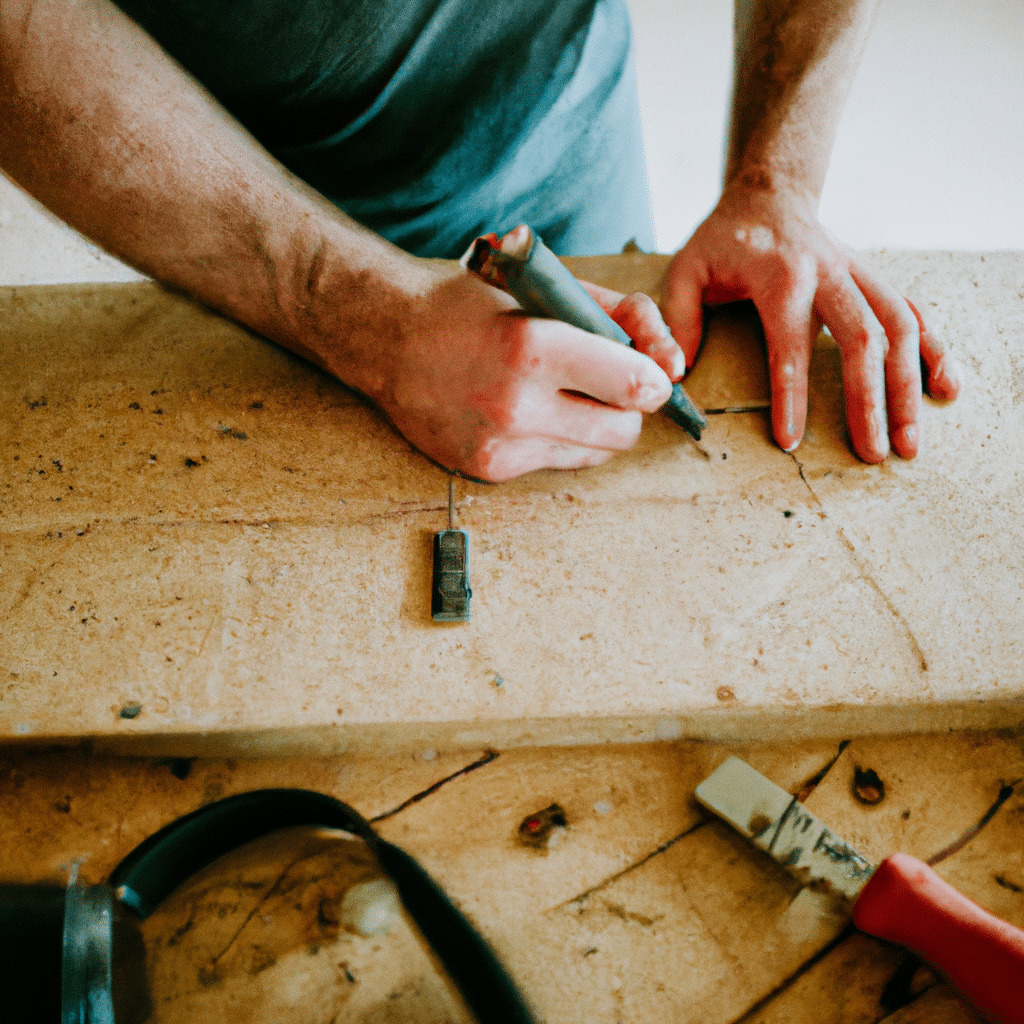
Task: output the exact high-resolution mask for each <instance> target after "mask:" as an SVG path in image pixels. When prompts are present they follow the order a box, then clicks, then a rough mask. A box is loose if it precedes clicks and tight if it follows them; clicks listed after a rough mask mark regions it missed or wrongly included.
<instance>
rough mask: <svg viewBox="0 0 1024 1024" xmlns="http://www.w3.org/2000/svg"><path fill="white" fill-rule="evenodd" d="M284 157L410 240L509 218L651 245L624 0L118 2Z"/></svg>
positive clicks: (432, 244)
mask: <svg viewBox="0 0 1024 1024" xmlns="http://www.w3.org/2000/svg"><path fill="white" fill-rule="evenodd" d="M119 3H120V6H121V7H122V8H123V9H124V10H125V11H126V12H127V13H128V14H129V15H131V16H132V17H133V18H135V19H136V20H137V21H138V22H139V23H140V24H141V25H142V26H143V27H144V28H145V29H147V30H148V31H149V32H150V33H151V34H152V35H153V36H154V37H155V38H156V39H157V41H158V42H159V43H160V44H161V45H162V46H163V47H164V48H165V49H166V50H167V51H168V52H169V53H170V54H171V55H172V56H173V57H174V58H176V59H177V60H178V61H179V62H180V63H181V64H182V65H184V66H185V67H186V68H187V69H188V70H189V71H190V72H191V73H192V74H193V75H195V76H196V78H198V79H199V80H200V81H201V82H202V83H203V84H204V85H205V86H206V88H207V89H209V90H210V92H212V93H213V95H214V96H216V97H217V99H218V100H219V101H220V102H221V103H222V104H223V105H224V106H225V107H226V108H227V109H228V110H229V111H230V112H231V113H232V114H233V115H234V116H235V117H236V118H237V119H238V120H239V121H240V122H241V123H242V124H244V125H245V126H246V128H247V129H248V130H249V131H250V132H251V133H252V134H253V135H254V136H255V137H256V138H257V139H258V140H259V141H260V142H261V143H262V144H263V145H264V146H266V148H267V149H268V150H269V151H270V152H271V153H273V154H274V156H276V157H277V158H278V159H279V160H281V162H282V163H284V164H285V165H286V166H287V167H289V168H290V169H291V170H292V171H293V172H295V173H296V174H298V175H299V176H300V177H302V178H304V179H305V180H306V181H308V182H309V183H310V184H311V185H312V186H313V187H314V188H316V189H318V190H319V191H320V192H322V193H323V194H324V195H325V196H327V197H328V198H329V199H330V200H332V201H333V202H334V203H336V204H337V205H338V206H339V207H341V208H342V209H344V210H345V211H346V212H347V213H348V214H349V215H350V216H351V217H353V218H354V219H355V220H358V221H359V222H361V223H363V224H365V225H366V226H367V227H370V228H372V229H373V230H375V231H377V232H379V233H380V234H382V235H384V236H385V237H386V238H388V239H390V240H391V241H393V242H395V243H396V244H397V245H400V246H402V247H403V248H405V249H407V250H408V251H410V252H414V253H416V254H418V255H422V256H457V255H461V253H462V251H463V250H464V249H465V248H466V247H467V246H468V244H469V243H470V241H471V240H472V239H473V238H474V237H475V236H476V235H478V234H482V233H485V232H487V231H497V232H499V233H500V232H503V231H506V230H508V229H509V228H512V227H514V226H515V225H516V224H518V223H520V222H522V221H525V222H527V223H529V224H531V225H532V226H533V227H534V228H536V229H537V231H538V232H539V233H540V234H541V236H542V237H543V238H544V239H545V241H546V242H547V243H548V245H550V246H551V247H552V248H553V249H554V250H555V251H556V252H560V253H564V254H569V253H572V254H587V253H602V252H615V251H618V250H620V249H621V248H622V247H623V245H625V244H626V243H627V242H628V241H630V240H631V239H636V240H637V241H638V242H639V243H640V245H641V246H642V247H644V248H653V246H654V237H653V235H654V233H653V227H652V223H651V214H650V204H649V198H648V193H647V182H646V172H645V167H644V159H643V141H642V136H641V132H640V123H639V113H638V104H637V97H636V85H635V80H634V74H633V66H632V57H631V40H630V26H629V16H628V12H627V10H626V6H625V0H397V2H388V0H333V2H332V0H247V2H246V0H119Z"/></svg>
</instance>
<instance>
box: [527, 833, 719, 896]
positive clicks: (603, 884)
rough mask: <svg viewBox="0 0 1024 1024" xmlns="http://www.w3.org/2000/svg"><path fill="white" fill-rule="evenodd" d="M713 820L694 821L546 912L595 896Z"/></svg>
mask: <svg viewBox="0 0 1024 1024" xmlns="http://www.w3.org/2000/svg"><path fill="white" fill-rule="evenodd" d="M712 821H714V818H711V817H707V818H702V819H701V820H700V821H698V822H696V823H694V824H693V825H691V826H690V827H689V828H687V829H684V830H683V831H682V832H680V833H679V834H678V835H675V836H673V837H672V838H671V839H666V840H665V842H663V843H662V844H661V845H660V846H659V847H657V848H656V849H654V850H651V852H650V853H646V854H644V856H643V857H641V858H640V859H639V860H637V861H634V862H633V863H632V864H627V865H626V866H625V867H624V868H622V870H621V871H616V872H615V874H613V875H609V876H608V877H607V878H604V879H602V880H601V881H600V882H598V883H597V884H596V885H592V886H591V887H590V888H589V889H585V890H584V891H583V892H581V893H579V894H577V895H576V896H573V897H571V898H570V899H567V900H563V901H562V902H561V903H557V904H555V906H553V907H551V908H550V909H549V910H547V911H545V913H551V912H553V911H555V910H562V909H564V908H565V907H570V906H572V904H574V903H579V902H581V901H582V900H585V899H586V898H587V897H588V896H593V895H594V893H596V892H600V891H601V890H602V889H606V888H607V887H608V886H609V885H612V884H613V883H614V882H617V881H618V880H619V879H620V878H623V877H624V876H626V875H628V874H630V872H632V871H636V869H637V868H642V867H643V866H644V865H645V864H646V863H647V862H648V861H649V860H652V859H653V858H655V857H657V856H659V855H661V854H663V853H664V852H665V851H666V850H670V849H671V848H672V847H673V846H675V845H676V843H678V842H681V841H682V840H683V839H685V838H686V837H687V836H689V835H693V833H694V832H696V831H698V830H699V829H702V828H704V826H705V825H709V824H710V823H711V822H712Z"/></svg>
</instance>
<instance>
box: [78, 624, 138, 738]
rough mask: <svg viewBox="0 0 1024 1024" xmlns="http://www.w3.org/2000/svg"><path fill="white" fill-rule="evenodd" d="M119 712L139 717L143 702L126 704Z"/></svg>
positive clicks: (127, 715) (127, 716) (131, 716)
mask: <svg viewBox="0 0 1024 1024" xmlns="http://www.w3.org/2000/svg"><path fill="white" fill-rule="evenodd" d="M82 621H83V622H84V621H85V620H84V619H83V620H82ZM119 714H120V717H121V718H138V717H139V715H141V714H142V705H141V704H125V706H124V707H123V708H121V711H120V713H119Z"/></svg>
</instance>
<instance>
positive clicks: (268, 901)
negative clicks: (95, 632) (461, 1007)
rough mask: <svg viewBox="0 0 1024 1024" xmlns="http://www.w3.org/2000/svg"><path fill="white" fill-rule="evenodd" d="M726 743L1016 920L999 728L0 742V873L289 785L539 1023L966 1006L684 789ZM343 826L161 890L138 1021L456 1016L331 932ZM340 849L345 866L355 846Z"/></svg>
mask: <svg viewBox="0 0 1024 1024" xmlns="http://www.w3.org/2000/svg"><path fill="white" fill-rule="evenodd" d="M730 753H738V754H740V755H741V756H743V757H744V758H746V759H747V760H748V761H749V762H750V763H751V764H753V765H754V766H755V767H757V768H758V769H759V770H760V771H762V772H764V773H765V774H766V775H768V776H770V777H771V778H772V779H774V780H775V781H776V782H778V783H779V784H780V785H782V786H783V787H785V788H786V789H787V790H788V791H790V792H792V793H794V794H796V793H799V794H801V797H802V799H803V800H804V802H805V803H806V805H807V807H808V808H809V809H810V810H811V811H812V812H813V813H815V814H817V815H819V816H820V817H821V818H822V820H824V821H826V822H827V823H828V824H829V825H830V826H832V827H833V828H834V829H835V830H836V831H837V832H838V833H840V834H841V835H843V836H844V837H845V838H846V839H847V840H849V841H850V842H852V843H854V844H855V845H856V847H857V848H858V850H859V851H860V852H861V853H863V854H864V855H865V856H867V857H869V858H871V859H872V860H880V859H881V858H882V857H884V856H887V855H888V854H889V853H892V852H893V851H895V850H903V851H905V852H908V853H911V854H914V855H916V856H918V857H921V858H933V857H936V856H939V857H940V860H939V862H938V863H937V864H936V870H937V871H938V872H939V873H940V874H941V875H942V876H943V877H944V878H945V879H946V880H947V881H949V882H951V883H952V884H954V885H955V886H957V887H958V888H959V889H961V890H962V891H963V892H965V893H966V894H967V895H969V896H970V897H972V898H973V899H975V900H976V901H978V902H979V903H980V904H982V905H983V906H985V907H987V908H988V909H989V910H991V911H993V912H994V913H997V914H999V915H1001V916H1002V917H1005V918H1007V919H1009V920H1011V921H1013V922H1015V923H1016V924H1017V925H1019V926H1024V794H1022V793H1021V790H1022V786H1021V782H1020V780H1021V777H1022V776H1024V744H1022V740H1021V737H1020V736H1019V735H1018V736H1017V737H1016V738H1014V737H1012V736H1008V735H1004V736H997V735H993V734H986V735H969V734H963V733H959V734H954V735H945V736H930V737H916V738H900V739H894V738H891V737H884V738H874V739H853V740H852V742H850V743H849V745H848V746H842V747H841V746H840V745H839V744H836V743H831V742H825V741H813V742H810V741H806V742H803V743H787V744H782V745H777V746H766V745H748V746H746V747H743V748H739V747H735V746H728V745H720V744H714V743H694V742H677V743H671V744H667V743H666V744H629V745H605V746H601V747H577V748H574V749H570V750H566V749H559V748H545V749H534V750H530V749H517V750H509V751H503V752H500V753H495V752H485V751H482V750H476V751H466V752H463V753H461V754H458V755H457V754H441V753H439V754H437V755H434V754H433V753H432V752H425V753H421V754H420V755H393V756H389V757H380V758H362V757H353V756H347V757H331V758H302V759H273V758H268V759H263V760H257V761H245V760H241V761H236V762H231V761H217V760H201V761H196V762H194V763H193V762H188V761H182V760H176V761H160V760H152V759H141V758H122V757H113V756H109V755H100V754H92V755H89V754H86V753H83V752H80V751H60V752H44V753H36V752H29V751H19V750H12V749H11V748H10V747H7V748H6V749H2V750H0V849H2V850H4V851H5V857H4V863H3V868H2V871H0V881H3V882H8V881H17V882H21V883H25V882H35V881H58V880H61V879H66V877H67V868H68V865H69V863H70V862H71V861H72V860H73V859H79V860H80V861H81V875H82V877H83V878H84V879H85V880H86V881H89V882H98V881H100V880H102V879H105V878H106V877H107V876H108V875H109V872H110V871H111V869H112V868H113V867H114V865H115V864H117V863H118V861H119V860H120V859H121V858H122V857H124V856H125V855H126V854H127V853H128V852H129V851H130V850H132V849H133V848H134V847H135V846H136V845H137V844H138V843H139V842H141V841H142V840H143V839H145V838H146V837H147V836H149V835H150V834H152V833H153V832H155V831H156V830H157V829H158V828H160V827H161V826H162V825H164V824H166V823H167V822H169V821H171V820H172V819H173V818H175V817H177V816H178V815H181V814H185V813H188V812H189V811H192V810H193V809H195V808H196V807H199V806H201V805H202V804H204V803H207V802H209V801H212V800H216V799H218V798H220V797H224V796H227V795H229V794H232V793H236V792H240V791H244V790H248V789H253V788H259V787H267V786H301V787H307V788H312V789H315V790H318V791H322V792H327V793H332V794H334V795H336V796H338V797H341V798H342V799H344V800H346V801H349V802H350V803H351V804H352V805H354V806H355V807H357V808H358V809H360V810H361V811H362V812H363V813H364V814H366V815H367V816H372V817H376V818H378V819H379V820H378V824H377V828H378V830H379V831H380V832H381V834H382V835H383V836H384V837H385V838H387V839H389V840H390V841H392V842H395V843H398V844H399V845H400V846H401V847H402V848H403V849H405V850H406V851H408V852H409V853H411V854H412V855H413V856H414V857H416V858H417V860H419V861H420V862H421V863H422V864H423V865H424V866H425V867H426V868H427V870H428V871H429V872H430V873H431V874H432V875H433V876H434V877H435V878H436V879H437V880H438V881H439V882H440V883H441V884H442V885H443V886H444V887H445V889H446V890H447V891H448V892H449V894H450V895H451V896H452V898H453V899H454V900H455V901H456V903H457V904H458V905H459V906H460V907H461V908H462V910H463V911H464V912H465V913H466V914H467V915H468V916H469V917H470V919H471V920H472V921H473V922H474V924H476V925H477V927H478V928H479V929H480V930H481V931H482V932H483V933H484V935H485V936H486V937H487V939H488V940H489V941H490V942H491V944H492V945H493V947H494V948H495V949H496V950H497V952H498V953H499V954H500V956H501V957H502V959H503V960H504V961H505V963H506V965H507V966H508V968H509V970H510V971H511V972H512V974H513V976H514V977H515V979H516V980H517V981H518V983H519V984H520V985H521V986H522V988H523V990H524V991H525V993H526V994H527V996H528V997H529V999H530V1001H531V1003H532V1004H533V1005H534V1006H535V1007H536V1008H537V1009H538V1011H539V1012H540V1015H541V1019H543V1020H545V1021H546V1022H547V1024H577V1022H582V1021H586V1022H588V1024H690V1022H692V1024H877V1022H882V1021H885V1022H886V1024H978V1018H977V1017H976V1015H975V1014H974V1013H973V1012H972V1011H971V1010H969V1009H968V1008H966V1007H965V1006H964V1005H963V1004H962V1003H961V1002H960V1000H959V999H958V998H957V996H956V995H955V993H953V991H952V990H951V989H950V987H949V986H948V985H947V984H944V983H941V982H938V981H937V979H936V978H935V976H934V975H933V974H932V973H931V972H929V971H928V970H927V969H925V968H921V967H920V965H919V964H918V963H917V962H916V961H915V960H914V959H913V957H911V956H909V955H908V954H907V952H906V951H904V950H901V949H899V948H897V947H894V946H890V945H888V944H886V943H883V942H879V941H877V940H875V939H872V938H869V937H868V936H865V935H863V934H860V933H858V932H855V931H853V930H851V929H850V928H849V927H848V922H847V921H846V919H845V918H843V917H842V916H841V915H837V914H836V913H835V908H834V906H833V905H832V904H830V903H829V902H828V901H827V899H826V898H824V897H822V896H816V895H815V894H813V893H806V892H805V893H802V894H801V892H800V890H799V889H798V887H797V885H796V883H795V882H794V881H793V880H792V879H791V878H790V877H789V876H788V875H786V874H785V873H784V872H783V871H782V870H781V869H780V868H778V867H777V866H776V865H775V864H774V863H772V862H771V861H770V860H769V858H768V857H766V856H765V855H764V854H762V853H760V851H757V850H755V849H754V848H753V847H752V846H751V845H750V844H748V843H746V841H745V840H743V839H741V838H740V837H739V836H737V835H736V834H735V833H733V832H732V831H731V830H730V829H729V828H728V826H726V825H724V824H723V823H720V822H718V821H714V820H709V819H708V818H707V816H706V815H705V813H704V812H703V811H702V810H701V809H700V808H699V807H698V806H697V804H696V803H695V801H694V799H693V790H694V787H695V786H696V785H697V783H698V782H699V781H700V780H701V779H702V778H704V777H705V776H706V775H707V774H708V773H709V772H710V771H712V770H713V769H714V768H715V767H717V766H718V765H719V764H720V763H721V762H722V761H723V760H724V759H725V757H726V756H727V755H728V754H730ZM858 767H859V768H861V769H863V770H867V769H870V770H872V771H873V772H875V774H876V776H877V784H876V792H875V793H874V794H873V795H874V796H878V795H881V796H882V799H881V800H880V801H879V802H877V803H874V804H865V803H862V802H861V801H860V800H858V799H857V795H856V792H855V788H854V783H855V778H856V775H855V772H856V769H857V768H858ZM1014 784H1016V785H1014ZM878 785H880V786H881V787H884V792H880V791H879V789H878ZM862 795H866V794H864V793H863V792H862ZM553 803H557V804H558V806H559V807H560V808H561V810H562V811H563V813H564V816H565V819H566V828H565V832H564V834H563V835H562V837H561V841H560V842H559V843H558V844H557V845H555V846H553V847H551V848H548V847H546V846H543V845H542V846H539V847H537V846H531V845H527V844H526V843H524V842H522V841H521V840H520V839H519V827H520V823H522V822H524V821H526V820H527V819H529V818H530V817H532V816H533V815H535V814H536V813H537V812H539V811H541V810H543V809H544V808H548V807H550V806H551V805H552V804H553ZM351 845H352V844H346V843H344V842H341V841H340V840H339V839H338V838H337V837H334V838H331V837H328V836H324V835H322V834H315V833H309V832H306V833H303V834H301V835H297V834H295V833H291V834H286V835H279V836H277V837H274V838H271V839H269V840H266V841H265V842H263V843H261V844H260V845H259V846H258V847H256V848H252V847H250V848H249V849H248V850H247V851H245V852H240V853H239V854H237V855H232V856H230V857H227V858H225V859H224V860H222V861H221V862H220V863H219V864H217V865H216V866H214V867H212V868H210V869H209V870H207V871H205V872H203V873H201V874H200V875H198V876H197V877H196V878H195V879H193V880H192V881H190V882H188V883H186V884H185V886H183V887H182V888H181V889H179V890H178V891H177V892H176V893H174V894H172V895H171V896H170V897H169V898H168V899H167V900H166V901H165V902H164V903H163V904H162V905H161V907H160V908H159V909H158V910H157V912H156V913H155V914H154V915H153V916H152V917H151V918H149V919H148V921H147V922H146V925H145V937H146V944H147V949H148V951H149V957H148V964H149V989H150V993H151V997H152V1002H153V1016H152V1018H151V1024H205V1022H213V1021H216V1022H218V1024H236V1022H237V1024H242V1022H245V1024H258V1022H262V1021H267V1022H270V1021H273V1022H274V1024H340V1022H347V1024H388V1022H393V1024H399V1022H401V1024H456V1022H457V1024H466V1019H465V1017H464V1016H463V1015H462V1014H460V1013H459V1011H458V1008H457V1007H455V1006H454V1005H453V1003H452V999H451V996H450V995H449V993H448V992H447V991H446V989H445V987H444V985H443V984H442V982H441V980H440V979H439V978H438V976H437V974H436V973H435V971H434V969H433V968H432V966H431V964H430V962H429V961H428V960H427V959H426V957H425V956H424V953H423V951H422V950H421V949H420V947H419V945H418V944H417V943H416V941H415V940H414V939H413V937H412V935H411V934H410V932H409V929H408V927H405V926H400V927H399V928H397V929H396V930H395V931H393V932H391V933H390V934H387V935H383V936H377V937H372V938H361V937H359V936H358V935H354V934H351V933H350V932H348V931H346V930H344V929H342V928H339V924H338V918H339V903H340V902H341V900H342V897H343V895H344V892H345V890H346V887H347V885H348V884H350V883H351V881H352V869H353V865H352V859H353V858H352V855H351V854H349V853H348V852H347V848H348V847H349V846H351ZM943 851H945V855H944V856H943ZM355 866H356V867H357V868H358V870H359V871H361V872H362V873H363V874H365V872H366V866H365V855H364V856H363V857H362V858H360V859H359V863H358V864H357V865H355Z"/></svg>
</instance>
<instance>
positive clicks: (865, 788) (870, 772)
mask: <svg viewBox="0 0 1024 1024" xmlns="http://www.w3.org/2000/svg"><path fill="white" fill-rule="evenodd" d="M853 795H854V796H855V797H856V798H857V799H858V800H859V801H860V802H861V803H862V804H880V803H881V802H882V801H883V800H884V799H885V783H884V782H883V781H882V780H881V779H880V778H879V777H878V773H877V772H876V771H875V770H874V768H861V766H860V765H856V766H855V767H854V769H853Z"/></svg>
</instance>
